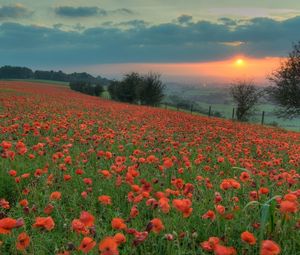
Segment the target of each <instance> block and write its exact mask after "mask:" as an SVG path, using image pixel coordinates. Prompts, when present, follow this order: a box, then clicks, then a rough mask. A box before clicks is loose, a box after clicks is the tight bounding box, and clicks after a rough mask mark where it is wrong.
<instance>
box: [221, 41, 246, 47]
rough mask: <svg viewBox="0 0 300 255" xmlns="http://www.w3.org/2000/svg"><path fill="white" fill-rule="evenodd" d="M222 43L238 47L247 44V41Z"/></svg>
mask: <svg viewBox="0 0 300 255" xmlns="http://www.w3.org/2000/svg"><path fill="white" fill-rule="evenodd" d="M220 44H223V45H226V46H231V47H238V46H241V45H243V44H245V42H241V41H233V42H220Z"/></svg>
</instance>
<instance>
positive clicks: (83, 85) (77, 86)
mask: <svg viewBox="0 0 300 255" xmlns="http://www.w3.org/2000/svg"><path fill="white" fill-rule="evenodd" d="M70 88H71V89H72V90H75V91H79V92H81V93H84V94H88V95H91V96H100V95H101V94H102V92H103V91H104V89H103V87H102V86H101V84H92V83H90V82H85V81H73V82H70Z"/></svg>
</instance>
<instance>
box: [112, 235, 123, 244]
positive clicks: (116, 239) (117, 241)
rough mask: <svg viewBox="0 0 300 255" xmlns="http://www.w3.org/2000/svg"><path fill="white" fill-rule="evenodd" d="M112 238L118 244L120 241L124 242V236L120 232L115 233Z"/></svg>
mask: <svg viewBox="0 0 300 255" xmlns="http://www.w3.org/2000/svg"><path fill="white" fill-rule="evenodd" d="M114 239H115V241H116V243H117V244H118V245H120V244H121V243H126V237H125V236H124V235H123V234H122V233H117V234H115V235H114Z"/></svg>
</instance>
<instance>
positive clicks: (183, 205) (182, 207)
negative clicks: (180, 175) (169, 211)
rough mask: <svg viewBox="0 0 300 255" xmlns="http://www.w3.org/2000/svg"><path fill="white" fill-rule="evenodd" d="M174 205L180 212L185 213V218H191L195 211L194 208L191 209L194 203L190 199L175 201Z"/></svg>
mask: <svg viewBox="0 0 300 255" xmlns="http://www.w3.org/2000/svg"><path fill="white" fill-rule="evenodd" d="M172 204H173V206H174V207H175V208H176V209H177V210H178V211H181V212H182V213H183V217H184V218H187V217H189V216H190V215H191V213H192V211H193V208H191V206H192V202H191V200H189V199H182V200H180V199H174V200H173V202H172Z"/></svg>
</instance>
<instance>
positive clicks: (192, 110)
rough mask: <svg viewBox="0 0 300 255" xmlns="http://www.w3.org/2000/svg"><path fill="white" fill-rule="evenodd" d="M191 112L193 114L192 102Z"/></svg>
mask: <svg viewBox="0 0 300 255" xmlns="http://www.w3.org/2000/svg"><path fill="white" fill-rule="evenodd" d="M191 114H193V104H191Z"/></svg>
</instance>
